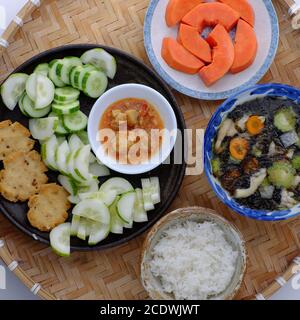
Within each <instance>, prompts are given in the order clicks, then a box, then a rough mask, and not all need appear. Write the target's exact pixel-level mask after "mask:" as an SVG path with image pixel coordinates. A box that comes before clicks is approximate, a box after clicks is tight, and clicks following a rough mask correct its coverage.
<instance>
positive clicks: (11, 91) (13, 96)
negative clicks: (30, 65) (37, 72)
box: [1, 73, 28, 110]
mask: <svg viewBox="0 0 300 320" xmlns="http://www.w3.org/2000/svg"><path fill="white" fill-rule="evenodd" d="M27 79H28V75H27V74H25V73H15V74H12V75H11V76H9V77H8V78H7V80H6V81H5V82H4V83H3V84H2V86H1V97H2V101H3V103H4V104H5V106H6V107H7V108H8V109H9V110H14V108H15V107H16V105H17V103H18V101H19V100H20V98H21V96H22V94H23V92H24V91H25V86H26V82H27Z"/></svg>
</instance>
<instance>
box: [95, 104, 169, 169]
mask: <svg viewBox="0 0 300 320" xmlns="http://www.w3.org/2000/svg"><path fill="white" fill-rule="evenodd" d="M99 129H100V130H103V129H111V130H112V131H114V133H115V139H112V141H109V142H108V143H109V147H108V149H110V150H108V151H111V150H113V151H114V153H115V158H116V159H117V160H120V157H121V156H124V155H127V156H128V162H129V163H132V164H137V163H142V162H145V161H146V160H149V159H150V158H151V156H153V155H154V154H155V153H156V152H158V150H159V148H160V146H161V143H162V136H161V135H159V131H160V130H163V129H164V123H163V120H162V119H161V116H160V114H159V113H158V111H157V110H156V108H155V107H154V106H153V105H152V104H150V103H149V102H148V101H147V100H144V99H138V98H126V99H122V100H119V101H116V102H114V103H113V104H111V105H110V106H109V107H108V108H107V109H106V110H105V112H104V113H103V116H102V118H101V119H100V123H99ZM100 132H101V131H100ZM121 134H122V136H121ZM124 134H125V139H126V143H125V142H124V140H122V139H123V138H124ZM121 137H122V138H121ZM107 140H108V139H106V140H104V141H102V143H107ZM126 144H127V146H126ZM110 147H111V148H110ZM131 147H133V148H131ZM134 155H135V156H134ZM132 158H135V159H132Z"/></svg>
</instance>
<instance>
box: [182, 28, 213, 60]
mask: <svg viewBox="0 0 300 320" xmlns="http://www.w3.org/2000/svg"><path fill="white" fill-rule="evenodd" d="M177 40H178V42H179V43H181V44H182V45H183V46H184V47H185V48H186V49H187V50H188V51H189V52H191V53H192V54H193V55H194V56H196V57H197V58H199V59H201V60H202V61H204V62H211V49H210V46H209V44H208V43H207V42H206V41H205V40H204V39H203V38H202V37H201V35H200V33H199V31H198V29H197V28H195V27H191V26H188V25H187V24H184V23H181V24H180V27H179V32H178V39H177Z"/></svg>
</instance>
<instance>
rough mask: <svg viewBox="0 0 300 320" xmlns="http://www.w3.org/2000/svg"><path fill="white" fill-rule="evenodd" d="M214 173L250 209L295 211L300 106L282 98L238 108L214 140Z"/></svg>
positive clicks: (299, 189)
mask: <svg viewBox="0 0 300 320" xmlns="http://www.w3.org/2000/svg"><path fill="white" fill-rule="evenodd" d="M212 171H213V174H214V176H215V177H216V178H217V179H218V180H219V182H220V184H221V185H222V187H223V188H224V189H225V190H227V191H228V192H229V194H230V195H231V196H232V197H233V198H234V199H235V201H236V202H238V203H239V204H241V205H243V206H245V207H249V208H251V209H256V210H264V211H275V210H284V209H287V208H291V207H294V206H295V205H296V204H297V203H299V202H300V106H299V105H298V104H296V103H295V102H293V101H292V100H289V99H282V98H280V97H265V98H259V99H256V100H252V101H248V102H245V103H243V104H241V105H238V106H237V107H236V108H235V109H234V110H232V111H231V112H230V113H229V114H228V115H227V118H225V119H224V120H223V122H222V123H221V125H220V127H219V129H218V132H217V135H216V137H215V139H214V142H213V158H212Z"/></svg>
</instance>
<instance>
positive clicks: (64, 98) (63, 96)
mask: <svg viewBox="0 0 300 320" xmlns="http://www.w3.org/2000/svg"><path fill="white" fill-rule="evenodd" d="M79 95H80V91H79V90H77V89H74V88H72V87H63V88H56V89H55V93H54V100H55V101H60V102H63V103H66V102H68V103H69V102H73V101H75V100H77V99H78V98H79Z"/></svg>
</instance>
